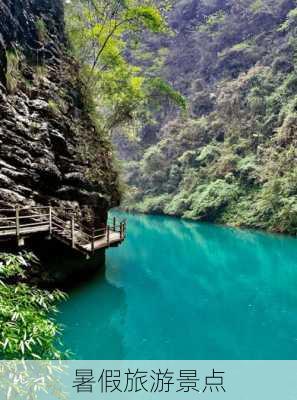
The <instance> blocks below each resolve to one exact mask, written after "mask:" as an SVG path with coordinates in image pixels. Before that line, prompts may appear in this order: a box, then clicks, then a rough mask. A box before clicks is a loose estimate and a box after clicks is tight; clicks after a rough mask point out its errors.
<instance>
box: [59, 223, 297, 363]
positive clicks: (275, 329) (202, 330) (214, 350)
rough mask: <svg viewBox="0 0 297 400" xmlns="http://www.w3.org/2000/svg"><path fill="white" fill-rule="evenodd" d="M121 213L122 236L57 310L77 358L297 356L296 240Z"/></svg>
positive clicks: (268, 357)
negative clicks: (97, 273)
mask: <svg viewBox="0 0 297 400" xmlns="http://www.w3.org/2000/svg"><path fill="white" fill-rule="evenodd" d="M121 216H122V215H121ZM128 219H129V223H128V237H127V239H126V241H125V243H124V244H123V245H122V246H121V247H119V248H116V249H111V250H109V251H108V253H107V264H106V271H105V272H104V275H102V276H101V277H98V278H97V279H95V280H94V281H93V282H92V283H91V284H89V285H86V286H85V287H83V288H80V289H79V290H77V291H76V293H74V294H73V295H72V296H71V299H70V301H69V302H68V303H67V304H65V305H64V307H63V309H62V311H63V314H62V316H61V317H62V320H63V321H64V322H65V323H66V325H67V326H68V328H67V331H66V335H65V340H66V342H68V343H69V345H70V347H74V351H76V353H77V355H78V357H79V358H84V359H87V358H93V359H94V358H95V359H96V358H99V359H100V358H111V359H112V358H114V359H219V358H221V359H278V358H280V359H295V358H296V357H297V340H296V339H297V318H296V311H297V290H296V289H297V268H296V267H297V240H296V239H293V238H290V237H285V236H277V235H268V234H264V233H258V232H251V231H242V230H237V229H232V228H226V227H218V226H213V225H209V224H197V223H193V222H188V221H180V220H178V219H175V218H166V217H160V216H141V215H129V216H128ZM74 318H77V322H76V323H75V324H74V323H73V320H74ZM78 318H79V319H78ZM86 337H88V340H87V341H88V343H87V344H85V342H86V340H85V339H84V338H86ZM92 346H93V350H92Z"/></svg>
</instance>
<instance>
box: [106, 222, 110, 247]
mask: <svg viewBox="0 0 297 400" xmlns="http://www.w3.org/2000/svg"><path fill="white" fill-rule="evenodd" d="M106 236H107V246H109V239H110V238H109V236H110V231H109V225H107V228H106Z"/></svg>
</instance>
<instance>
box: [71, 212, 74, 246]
mask: <svg viewBox="0 0 297 400" xmlns="http://www.w3.org/2000/svg"><path fill="white" fill-rule="evenodd" d="M74 227H75V225H74V215H72V216H71V242H72V248H73V249H74V247H75V234H74Z"/></svg>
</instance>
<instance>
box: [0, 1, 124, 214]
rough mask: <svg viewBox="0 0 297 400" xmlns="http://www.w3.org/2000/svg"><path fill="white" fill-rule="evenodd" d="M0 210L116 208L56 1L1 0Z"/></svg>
mask: <svg viewBox="0 0 297 400" xmlns="http://www.w3.org/2000/svg"><path fill="white" fill-rule="evenodd" d="M0 21H1V25H0V208H3V207H4V208H7V207H8V206H9V207H10V206H14V205H15V204H20V205H28V204H30V205H36V204H42V205H47V204H49V203H51V204H52V205H54V206H66V205H67V206H68V207H75V206H79V207H80V208H81V209H82V208H83V209H85V210H86V211H88V212H86V214H88V215H89V214H90V212H89V211H91V213H93V214H95V216H96V217H97V219H99V220H104V219H105V218H106V213H107V210H108V209H109V208H110V207H112V206H115V205H117V204H118V203H119V198H120V195H119V192H118V181H117V173H116V171H115V170H114V168H113V157H112V151H111V148H110V144H109V142H108V141H107V140H106V139H104V138H103V137H101V136H100V134H99V133H98V132H97V131H96V129H95V127H94V125H93V124H92V121H91V119H90V117H89V114H88V111H87V107H86V100H85V99H84V98H83V96H82V91H81V83H80V81H79V78H78V66H77V65H76V63H75V61H74V60H73V59H72V58H71V57H70V56H69V52H68V49H67V40H66V38H65V33H64V15H63V2H62V0H0Z"/></svg>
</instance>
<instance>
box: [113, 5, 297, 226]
mask: <svg viewBox="0 0 297 400" xmlns="http://www.w3.org/2000/svg"><path fill="white" fill-rule="evenodd" d="M295 7H296V4H295V2H294V1H289V0H277V1H270V0H244V1H238V0H236V1H235V0H230V1H226V0H224V1H223V0H221V1H210V0H204V1H202V0H201V1H199V0H191V1H190V0H188V1H178V2H177V5H176V6H175V7H174V9H173V11H172V12H171V14H170V16H169V21H170V24H171V26H172V27H173V28H174V29H175V30H176V31H177V35H176V36H175V37H174V38H172V39H171V38H170V39H168V40H167V42H166V43H165V48H166V51H167V53H168V56H167V57H166V61H165V64H164V66H163V69H162V73H163V75H164V76H167V78H168V79H169V80H170V81H171V83H172V84H173V85H174V86H175V87H177V88H178V89H179V90H181V91H182V93H183V94H185V95H186V96H187V98H188V102H189V113H188V115H187V116H185V115H178V114H177V113H176V112H175V111H174V112H173V111H170V112H169V113H167V115H166V116H165V117H163V118H161V119H159V120H158V124H156V125H155V126H156V127H157V129H155V130H154V128H152V130H153V134H150V137H149V140H147V135H145V134H144V132H146V131H148V128H147V127H146V128H145V129H144V131H143V132H142V133H141V135H140V141H139V143H137V146H136V145H135V143H129V142H127V140H126V139H125V140H124V139H123V140H122V142H121V143H120V150H121V152H120V154H121V156H122V158H124V159H125V165H126V172H125V176H126V181H127V183H128V185H129V186H130V187H132V188H133V190H130V196H129V197H127V199H126V202H125V206H126V208H129V209H134V210H135V209H136V210H138V211H142V212H153V213H165V214H169V215H177V216H181V217H185V218H191V219H197V220H204V221H212V222H219V223H227V224H233V225H242V226H248V227H256V228H263V229H267V230H272V231H279V232H289V233H292V234H295V233H296V232H297V168H296V139H297V136H296V126H297V125H296V124H297V108H296V107H297V106H296V105H297V97H296V94H297V71H296V67H295V57H296V50H297V34H296V29H297V28H296V27H297V9H296V8H295ZM162 46H164V44H160V43H159V48H158V51H159V49H160V48H161V47H162ZM135 148H136V150H137V155H136V156H135V155H132V151H131V150H130V149H134V150H135Z"/></svg>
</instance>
